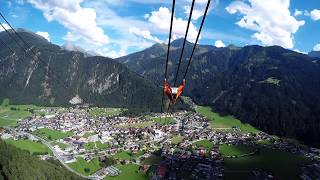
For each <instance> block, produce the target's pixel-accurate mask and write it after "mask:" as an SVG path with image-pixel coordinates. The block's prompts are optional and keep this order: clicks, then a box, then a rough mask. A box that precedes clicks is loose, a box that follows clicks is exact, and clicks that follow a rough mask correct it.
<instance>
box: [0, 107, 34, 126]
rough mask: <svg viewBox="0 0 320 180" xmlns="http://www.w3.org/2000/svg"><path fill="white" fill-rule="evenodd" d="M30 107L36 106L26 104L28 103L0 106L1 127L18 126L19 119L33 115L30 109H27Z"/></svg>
mask: <svg viewBox="0 0 320 180" xmlns="http://www.w3.org/2000/svg"><path fill="white" fill-rule="evenodd" d="M29 107H30V108H31V107H34V106H26V105H14V106H13V105H8V106H0V127H5V126H11V127H12V126H16V125H17V121H18V120H19V119H24V118H27V117H31V116H32V114H31V113H30V112H29V111H27V109H28V108H29ZM14 109H15V110H14Z"/></svg>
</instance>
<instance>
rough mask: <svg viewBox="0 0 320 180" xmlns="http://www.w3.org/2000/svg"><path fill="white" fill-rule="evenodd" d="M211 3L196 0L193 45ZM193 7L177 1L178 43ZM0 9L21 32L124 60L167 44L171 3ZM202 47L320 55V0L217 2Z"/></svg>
mask: <svg viewBox="0 0 320 180" xmlns="http://www.w3.org/2000/svg"><path fill="white" fill-rule="evenodd" d="M206 3H207V0H196V6H195V11H194V16H193V20H192V24H191V26H190V30H189V34H188V40H190V41H194V40H195V37H196V34H197V31H198V28H199V24H200V22H201V18H202V17H201V15H202V13H203V11H204V7H205V5H206ZM190 5H191V0H176V12H175V21H174V23H175V24H174V38H179V37H183V36H184V32H185V27H186V24H187V18H188V11H189V7H190ZM0 10H1V12H2V13H3V14H4V15H5V16H6V17H7V19H8V20H9V22H10V23H11V24H12V25H13V26H14V27H15V28H19V27H21V28H25V29H29V30H32V31H34V32H37V33H38V34H40V35H42V36H44V37H46V38H48V39H49V40H50V41H51V42H52V43H54V44H58V45H63V44H65V43H68V44H70V43H71V44H75V45H77V46H80V47H82V48H83V49H86V50H90V51H94V52H96V53H98V54H101V55H104V56H109V57H119V56H123V55H126V54H129V53H133V52H136V51H139V50H142V49H145V48H147V47H149V46H151V45H152V44H154V43H157V42H158V43H167V39H168V30H169V24H170V22H169V19H170V16H171V15H170V13H171V12H170V10H171V0H116V1H114V0H1V1H0ZM0 23H4V22H3V21H2V20H1V21H0ZM200 43H201V44H210V45H216V46H218V47H222V46H227V45H229V44H234V45H237V46H245V45H252V44H259V45H264V46H269V45H281V46H283V47H285V48H288V49H292V50H296V51H300V52H309V51H311V50H320V1H319V0H308V3H306V2H305V1H302V0H268V1H264V0H211V6H210V11H209V15H208V16H207V19H206V23H205V26H204V28H203V31H202V35H201V40H200Z"/></svg>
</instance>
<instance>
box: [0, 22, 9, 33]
mask: <svg viewBox="0 0 320 180" xmlns="http://www.w3.org/2000/svg"><path fill="white" fill-rule="evenodd" d="M2 26H3V27H4V28H6V29H7V30H8V29H11V28H10V26H9V25H8V24H6V23H3V24H2ZM2 26H0V32H2V31H4V29H3V28H2Z"/></svg>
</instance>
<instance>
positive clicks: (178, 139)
mask: <svg viewBox="0 0 320 180" xmlns="http://www.w3.org/2000/svg"><path fill="white" fill-rule="evenodd" d="M182 141H183V136H180V135H176V136H174V137H172V138H171V143H172V144H179V143H180V142H182Z"/></svg>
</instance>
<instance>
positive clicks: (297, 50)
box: [294, 49, 308, 54]
mask: <svg viewBox="0 0 320 180" xmlns="http://www.w3.org/2000/svg"><path fill="white" fill-rule="evenodd" d="M294 51H295V52H298V53H301V54H308V53H307V52H303V51H300V50H299V49H294Z"/></svg>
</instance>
